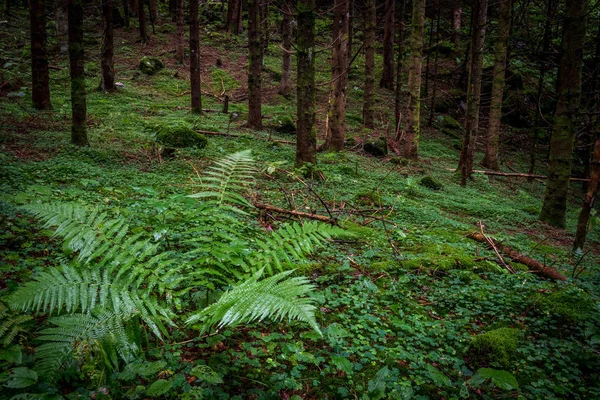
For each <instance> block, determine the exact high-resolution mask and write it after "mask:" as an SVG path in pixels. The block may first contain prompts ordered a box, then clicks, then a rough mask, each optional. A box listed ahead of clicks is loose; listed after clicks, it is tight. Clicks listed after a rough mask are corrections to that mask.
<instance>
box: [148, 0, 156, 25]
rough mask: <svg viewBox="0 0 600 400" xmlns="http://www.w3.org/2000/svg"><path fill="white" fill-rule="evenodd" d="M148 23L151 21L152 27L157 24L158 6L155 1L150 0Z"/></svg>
mask: <svg viewBox="0 0 600 400" xmlns="http://www.w3.org/2000/svg"><path fill="white" fill-rule="evenodd" d="M149 6H150V21H152V25H153V26H154V24H155V23H156V22H158V4H157V3H156V0H150V4H149Z"/></svg>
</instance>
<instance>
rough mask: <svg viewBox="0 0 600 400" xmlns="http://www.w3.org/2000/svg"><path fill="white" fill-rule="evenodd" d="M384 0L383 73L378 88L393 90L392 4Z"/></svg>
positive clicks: (391, 1)
mask: <svg viewBox="0 0 600 400" xmlns="http://www.w3.org/2000/svg"><path fill="white" fill-rule="evenodd" d="M395 3H396V2H395V0H385V22H384V26H383V72H382V74H381V80H380V81H379V87H381V88H385V89H390V90H393V89H394V4H395Z"/></svg>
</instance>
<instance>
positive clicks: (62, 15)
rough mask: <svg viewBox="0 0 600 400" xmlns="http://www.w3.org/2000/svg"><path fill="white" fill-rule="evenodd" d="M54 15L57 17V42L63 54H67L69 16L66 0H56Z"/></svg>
mask: <svg viewBox="0 0 600 400" xmlns="http://www.w3.org/2000/svg"><path fill="white" fill-rule="evenodd" d="M54 15H55V17H56V18H55V19H56V43H57V44H58V48H59V50H60V52H61V54H67V52H68V51H69V24H68V22H69V17H68V15H67V2H66V0H56V8H55V9H54Z"/></svg>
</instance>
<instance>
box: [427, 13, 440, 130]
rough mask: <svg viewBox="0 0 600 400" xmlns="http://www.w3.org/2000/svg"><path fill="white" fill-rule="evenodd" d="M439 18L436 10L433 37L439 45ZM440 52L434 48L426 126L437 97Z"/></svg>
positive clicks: (428, 123)
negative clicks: (431, 87) (431, 89)
mask: <svg viewBox="0 0 600 400" xmlns="http://www.w3.org/2000/svg"><path fill="white" fill-rule="evenodd" d="M440 17H441V12H440V10H439V9H438V11H437V21H436V24H435V36H436V40H437V41H438V43H439V40H440ZM439 55H440V52H439V49H438V48H437V47H436V50H435V57H434V59H433V82H432V85H433V93H431V101H430V103H429V104H430V107H429V120H428V121H427V126H431V125H433V114H434V111H435V101H436V96H437V75H438V58H439Z"/></svg>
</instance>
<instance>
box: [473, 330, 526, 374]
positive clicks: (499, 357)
mask: <svg viewBox="0 0 600 400" xmlns="http://www.w3.org/2000/svg"><path fill="white" fill-rule="evenodd" d="M521 334H522V333H521V331H520V330H519V329H514V328H499V329H494V330H492V331H489V332H485V333H482V334H481V335H477V336H475V337H474V338H473V340H472V342H471V346H470V351H469V353H470V355H471V356H473V358H474V361H475V362H476V363H477V364H478V365H479V366H484V365H488V364H490V363H493V362H497V363H499V364H500V365H503V366H507V365H508V364H509V363H510V362H511V361H512V360H514V358H515V356H516V353H517V346H518V345H519V339H520V337H521Z"/></svg>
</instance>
